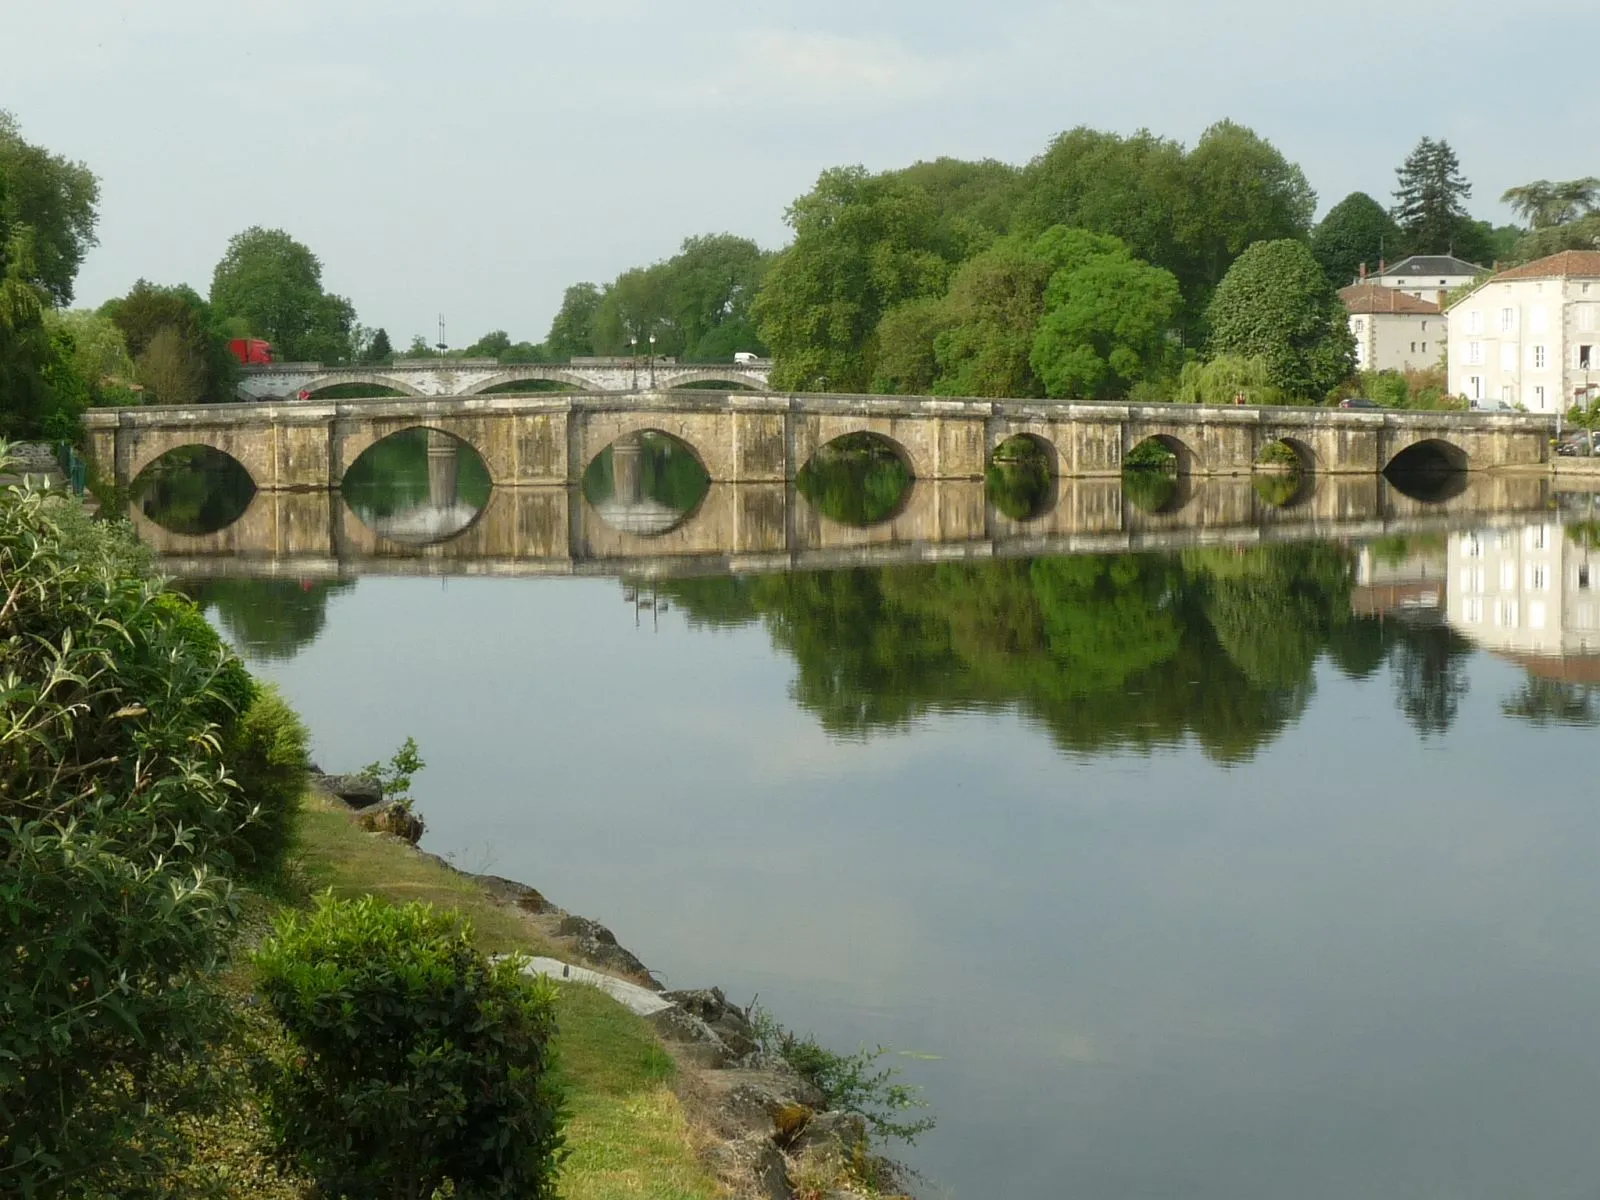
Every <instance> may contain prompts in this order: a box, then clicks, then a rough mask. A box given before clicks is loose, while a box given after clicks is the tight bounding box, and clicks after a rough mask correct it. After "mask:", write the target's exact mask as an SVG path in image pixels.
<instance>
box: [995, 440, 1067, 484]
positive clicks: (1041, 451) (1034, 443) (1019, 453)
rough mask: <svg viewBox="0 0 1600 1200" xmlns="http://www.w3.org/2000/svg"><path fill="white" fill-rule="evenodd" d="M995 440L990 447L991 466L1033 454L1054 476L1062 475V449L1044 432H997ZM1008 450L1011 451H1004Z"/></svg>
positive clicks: (1036, 460) (1035, 459)
mask: <svg viewBox="0 0 1600 1200" xmlns="http://www.w3.org/2000/svg"><path fill="white" fill-rule="evenodd" d="M993 440H994V445H992V446H990V448H989V465H990V466H991V467H994V466H999V465H1002V464H1004V463H1006V462H1007V461H1013V462H1014V461H1019V460H1020V459H1023V458H1026V457H1030V456H1031V457H1032V458H1033V459H1034V461H1035V462H1038V463H1040V464H1041V465H1043V466H1044V467H1045V468H1046V469H1047V470H1048V471H1049V472H1050V475H1051V476H1052V477H1059V476H1060V475H1061V449H1060V447H1058V446H1057V445H1056V444H1055V443H1054V442H1052V441H1051V440H1050V439H1049V438H1047V437H1045V436H1044V435H1043V434H1038V433H1032V432H1029V431H1028V430H1020V431H1017V432H1014V433H1007V434H1005V436H1003V437H1002V436H1000V435H998V434H996V435H994V436H993ZM1006 451H1010V452H1011V453H1003V452H1006Z"/></svg>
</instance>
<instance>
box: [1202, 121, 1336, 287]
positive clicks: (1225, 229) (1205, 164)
mask: <svg viewBox="0 0 1600 1200" xmlns="http://www.w3.org/2000/svg"><path fill="white" fill-rule="evenodd" d="M1184 172H1185V175H1186V176H1187V183H1188V186H1187V189H1186V196H1185V199H1186V204H1185V206H1184V208H1183V209H1182V210H1181V215H1180V217H1179V221H1178V236H1179V240H1180V242H1181V244H1182V245H1183V247H1184V249H1185V251H1186V252H1187V255H1188V257H1189V259H1190V260H1191V262H1192V264H1193V265H1192V267H1191V268H1190V270H1191V272H1192V276H1191V277H1192V280H1193V286H1194V287H1195V288H1196V289H1198V290H1197V293H1196V295H1195V300H1196V302H1197V303H1198V302H1200V301H1202V300H1203V299H1204V298H1205V297H1206V296H1208V295H1209V293H1210V291H1211V289H1213V288H1215V287H1216V286H1217V284H1219V283H1220V282H1222V277H1223V275H1225V274H1226V273H1227V270H1228V268H1229V267H1230V266H1232V265H1233V261H1234V259H1236V258H1238V257H1239V255H1240V254H1242V253H1244V251H1245V249H1246V247H1248V246H1251V245H1253V244H1254V243H1256V242H1270V241H1274V240H1277V239H1279V238H1296V239H1303V238H1305V237H1306V236H1307V235H1308V234H1309V233H1310V231H1311V218H1312V214H1313V213H1314V212H1315V211H1316V206H1317V194H1316V192H1314V191H1312V190H1311V185H1310V184H1309V183H1307V182H1306V177H1305V173H1304V172H1302V171H1301V170H1300V168H1299V167H1297V166H1295V164H1293V163H1291V162H1289V161H1288V160H1287V159H1286V158H1284V157H1283V155H1282V154H1281V153H1280V152H1279V151H1278V149H1277V147H1275V146H1274V145H1273V144H1272V143H1271V142H1269V141H1267V140H1266V139H1265V138H1262V137H1260V136H1259V135H1258V134H1256V133H1255V131H1254V130H1251V129H1247V128H1246V127H1245V126H1243V125H1237V124H1235V123H1234V122H1232V121H1219V122H1218V123H1217V124H1215V125H1213V126H1211V128H1210V129H1207V130H1206V131H1205V133H1203V134H1202V135H1201V136H1200V141H1199V142H1198V143H1196V145H1195V147H1194V149H1193V150H1191V151H1189V154H1188V156H1187V158H1186V159H1185V160H1184Z"/></svg>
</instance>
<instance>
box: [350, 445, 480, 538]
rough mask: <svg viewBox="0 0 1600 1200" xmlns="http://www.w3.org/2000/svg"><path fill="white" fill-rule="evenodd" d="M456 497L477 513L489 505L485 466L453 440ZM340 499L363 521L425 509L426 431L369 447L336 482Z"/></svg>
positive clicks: (473, 452)
mask: <svg viewBox="0 0 1600 1200" xmlns="http://www.w3.org/2000/svg"><path fill="white" fill-rule="evenodd" d="M451 440H452V441H455V446H456V463H455V466H456V473H455V493H456V494H455V496H454V497H453V499H455V500H460V501H461V502H463V503H465V504H467V505H469V506H470V507H472V508H476V509H479V510H480V511H481V510H482V509H483V508H485V507H486V506H487V505H488V503H489V489H490V486H491V482H490V479H489V468H488V467H487V466H486V465H485V464H484V461H483V459H482V457H480V456H479V454H478V452H477V451H476V450H474V449H473V448H472V447H471V446H469V445H467V444H466V443H465V442H462V441H459V440H457V439H451ZM339 491H340V493H341V494H342V495H343V496H344V499H345V502H346V503H347V504H349V505H350V508H351V509H352V510H353V511H354V512H355V513H356V515H357V516H359V517H360V518H361V519H362V520H363V521H372V520H382V519H384V518H386V517H392V516H395V515H396V514H398V513H405V512H409V511H411V510H413V509H417V508H422V507H425V506H427V505H429V504H431V503H433V502H434V501H435V500H436V499H437V498H436V497H433V496H432V495H431V494H430V492H429V480H428V431H427V430H426V429H420V428H419V429H406V430H402V431H401V432H400V433H395V434H390V435H389V436H388V437H386V438H384V439H383V440H382V441H380V442H375V443H374V444H373V445H371V446H369V447H368V448H367V449H366V451H364V452H363V453H362V455H361V456H360V457H359V458H357V459H356V461H355V462H353V463H351V464H350V469H349V470H348V471H346V472H345V474H344V479H343V480H342V481H340V484H339Z"/></svg>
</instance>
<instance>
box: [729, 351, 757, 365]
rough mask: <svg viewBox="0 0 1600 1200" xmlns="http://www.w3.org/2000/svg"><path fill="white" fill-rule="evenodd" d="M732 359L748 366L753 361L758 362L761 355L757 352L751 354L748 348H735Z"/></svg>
mask: <svg viewBox="0 0 1600 1200" xmlns="http://www.w3.org/2000/svg"><path fill="white" fill-rule="evenodd" d="M733 361H734V362H736V363H740V364H742V365H745V366H748V365H749V364H751V363H753V362H760V361H761V356H760V355H759V354H751V353H750V351H748V350H735V351H734V352H733Z"/></svg>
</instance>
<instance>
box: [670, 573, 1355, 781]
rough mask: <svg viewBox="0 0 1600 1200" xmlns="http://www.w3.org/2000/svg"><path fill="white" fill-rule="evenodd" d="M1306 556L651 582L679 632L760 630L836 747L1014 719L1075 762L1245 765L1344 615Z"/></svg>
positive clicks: (1289, 706) (1292, 703) (1344, 622)
mask: <svg viewBox="0 0 1600 1200" xmlns="http://www.w3.org/2000/svg"><path fill="white" fill-rule="evenodd" d="M1348 578H1349V575H1348V568H1347V565H1346V561H1345V559H1344V557H1343V555H1342V554H1341V552H1339V551H1338V550H1337V549H1335V548H1334V547H1331V546H1324V545H1321V544H1302V545H1284V546H1270V547H1259V548H1254V549H1250V550H1247V551H1241V552H1239V553H1234V552H1231V551H1226V552H1224V551H1216V552H1198V553H1193V554H1189V555H1184V556H1181V557H1180V556H1160V555H1122V556H1115V557H1110V556H1106V557H1097V556H1082V557H1074V558H1053V559H1036V560H1032V561H1027V560H1011V561H1003V562H990V563H984V564H979V565H967V564H959V565H958V564H947V565H942V566H928V567H923V566H918V567H896V568H887V569H883V570H858V571H836V572H819V573H814V574H792V575H773V576H761V577H755V578H740V579H706V580H681V581H673V582H668V583H663V584H660V585H659V590H660V591H661V593H662V594H665V595H669V596H671V597H673V598H674V600H675V601H676V603H677V604H678V605H679V607H680V608H682V609H683V610H684V611H685V612H686V613H687V614H688V617H689V619H690V621H691V622H693V623H698V624H707V625H713V626H728V625H736V624H742V623H748V622H751V621H755V620H762V621H763V622H764V623H765V624H766V626H767V628H768V630H769V631H770V633H771V636H772V638H773V641H774V643H776V644H777V645H778V646H780V647H782V648H783V649H785V650H786V651H788V652H789V653H790V654H792V655H793V656H794V658H795V661H796V664H797V665H798V667H799V675H798V678H797V680H796V683H795V698H796V700H797V702H798V703H800V704H801V705H802V706H803V707H804V708H806V709H808V710H810V711H812V712H814V713H815V714H816V715H817V717H818V719H819V720H820V721H821V722H822V723H823V725H824V726H825V727H826V728H827V729H829V730H830V731H832V732H834V733H836V734H842V735H852V736H865V735H867V734H869V733H871V732H873V731H874V730H878V729H885V728H897V727H903V726H904V725H906V724H908V723H909V722H910V721H912V720H913V719H915V718H916V717H918V716H920V715H922V714H923V713H926V712H929V711H961V710H967V709H974V708H978V709H982V708H999V707H1004V706H1015V707H1017V708H1019V709H1020V710H1021V711H1023V712H1024V713H1026V714H1027V715H1029V716H1031V717H1032V718H1034V719H1036V720H1038V721H1039V722H1040V723H1041V724H1043V725H1045V726H1046V727H1048V728H1049V729H1050V731H1051V733H1052V734H1053V735H1054V737H1055V738H1056V740H1057V741H1058V742H1059V743H1060V744H1061V745H1062V746H1063V747H1064V748H1067V749H1070V750H1073V751H1081V752H1087V751H1095V750H1103V749H1109V748H1116V747H1128V748H1134V749H1146V750H1147V749H1150V748H1153V747H1156V746H1161V745H1172V744H1175V743H1178V742H1180V741H1182V740H1183V739H1184V738H1186V737H1191V736H1192V737H1193V738H1194V739H1195V740H1196V741H1198V742H1199V744H1200V745H1201V746H1202V747H1203V748H1204V750H1205V752H1206V753H1207V754H1208V755H1209V756H1210V757H1212V758H1213V759H1215V760H1217V761H1220V762H1236V761H1242V760H1245V759H1248V758H1249V757H1251V756H1252V755H1253V754H1254V753H1255V752H1256V751H1257V750H1258V749H1259V748H1260V747H1261V746H1263V745H1264V744H1266V743H1267V742H1268V741H1270V740H1271V739H1272V738H1273V737H1274V736H1276V734H1277V733H1278V732H1279V731H1280V730H1282V729H1283V728H1284V727H1285V726H1286V725H1287V724H1288V723H1290V722H1291V721H1293V720H1294V719H1296V717H1298V715H1299V714H1300V713H1301V712H1302V711H1303V710H1304V707H1305V705H1306V703H1307V701H1308V700H1309V698H1310V695H1311V693H1312V686H1313V685H1312V668H1313V666H1314V664H1315V661H1316V658H1317V655H1318V654H1319V653H1320V652H1321V651H1323V650H1324V649H1329V648H1330V646H1331V643H1332V642H1333V639H1334V636H1335V633H1336V632H1337V633H1339V634H1340V635H1341V636H1346V639H1347V640H1350V639H1348V637H1347V635H1345V634H1344V631H1345V630H1346V628H1347V627H1348V626H1349V625H1351V624H1374V625H1375V624H1376V622H1363V621H1360V620H1359V619H1356V618H1352V617H1350V615H1349V603H1348V594H1349V585H1348Z"/></svg>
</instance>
